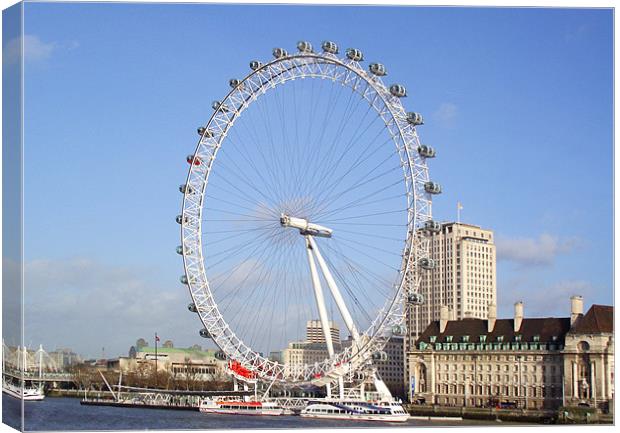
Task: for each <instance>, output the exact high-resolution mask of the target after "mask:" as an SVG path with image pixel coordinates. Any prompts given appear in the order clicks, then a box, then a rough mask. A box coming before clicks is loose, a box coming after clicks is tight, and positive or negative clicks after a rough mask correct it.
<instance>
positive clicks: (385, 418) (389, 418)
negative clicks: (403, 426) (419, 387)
mask: <svg viewBox="0 0 620 433" xmlns="http://www.w3.org/2000/svg"><path fill="white" fill-rule="evenodd" d="M300 416H301V417H302V418H320V419H340V420H350V421H381V422H405V421H407V420H409V415H353V414H318V413H317V414H304V413H302V414H300Z"/></svg>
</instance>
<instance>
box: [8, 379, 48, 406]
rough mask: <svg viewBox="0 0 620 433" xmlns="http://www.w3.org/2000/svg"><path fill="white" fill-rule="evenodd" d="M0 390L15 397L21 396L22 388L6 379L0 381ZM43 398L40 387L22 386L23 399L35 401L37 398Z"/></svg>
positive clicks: (43, 394)
mask: <svg viewBox="0 0 620 433" xmlns="http://www.w3.org/2000/svg"><path fill="white" fill-rule="evenodd" d="M2 391H3V392H4V393H5V394H8V395H10V396H11V397H15V398H19V399H21V398H22V389H21V388H20V387H19V386H17V385H14V384H12V383H11V382H8V381H6V380H3V381H2ZM44 398H45V393H44V392H43V389H42V388H41V387H25V388H24V393H23V399H24V400H25V401H37V400H43V399H44Z"/></svg>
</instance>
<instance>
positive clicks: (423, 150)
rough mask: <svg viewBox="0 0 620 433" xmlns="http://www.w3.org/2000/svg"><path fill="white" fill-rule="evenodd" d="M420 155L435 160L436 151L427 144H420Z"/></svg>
mask: <svg viewBox="0 0 620 433" xmlns="http://www.w3.org/2000/svg"><path fill="white" fill-rule="evenodd" d="M418 153H419V154H420V156H423V157H424V158H434V157H435V153H436V152H435V149H434V148H432V147H431V146H427V145H426V144H420V145H419V146H418Z"/></svg>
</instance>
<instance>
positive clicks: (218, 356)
mask: <svg viewBox="0 0 620 433" xmlns="http://www.w3.org/2000/svg"><path fill="white" fill-rule="evenodd" d="M214 356H215V359H219V360H220V361H223V360H225V359H226V354H225V353H224V352H222V351H221V350H218V351H217V352H215V355H214Z"/></svg>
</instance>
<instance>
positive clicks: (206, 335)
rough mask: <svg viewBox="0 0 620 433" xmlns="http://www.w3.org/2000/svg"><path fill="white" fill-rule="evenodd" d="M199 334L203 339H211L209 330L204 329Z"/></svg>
mask: <svg viewBox="0 0 620 433" xmlns="http://www.w3.org/2000/svg"><path fill="white" fill-rule="evenodd" d="M198 333H199V334H200V336H201V337H202V338H211V333H210V332H209V331H208V330H207V328H202V329H201V330H200V331H199V332H198Z"/></svg>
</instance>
